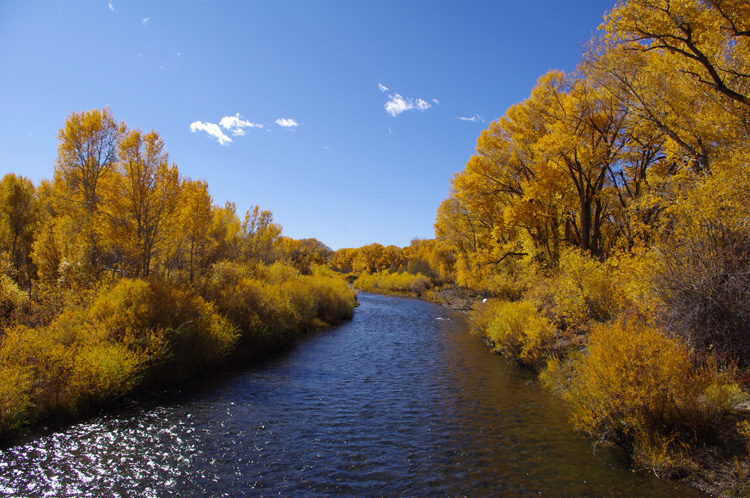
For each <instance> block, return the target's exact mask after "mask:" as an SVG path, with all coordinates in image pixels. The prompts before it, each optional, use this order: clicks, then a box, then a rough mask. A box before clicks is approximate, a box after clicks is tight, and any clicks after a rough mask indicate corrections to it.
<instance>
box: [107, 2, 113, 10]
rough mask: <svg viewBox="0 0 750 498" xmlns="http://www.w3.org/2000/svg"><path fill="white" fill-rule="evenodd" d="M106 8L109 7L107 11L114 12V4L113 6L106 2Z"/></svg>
mask: <svg viewBox="0 0 750 498" xmlns="http://www.w3.org/2000/svg"><path fill="white" fill-rule="evenodd" d="M107 6H108V7H109V10H111V11H112V12H114V11H115V4H113V3H112V2H107Z"/></svg>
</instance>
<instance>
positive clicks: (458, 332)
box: [0, 294, 705, 498]
mask: <svg viewBox="0 0 750 498" xmlns="http://www.w3.org/2000/svg"><path fill="white" fill-rule="evenodd" d="M359 299H360V302H361V306H360V307H359V308H358V309H357V311H356V312H355V316H354V319H353V320H352V321H350V322H347V323H344V324H343V325H340V326H338V327H334V328H330V329H328V330H325V331H322V332H318V333H315V334H311V335H310V336H308V337H306V338H304V339H303V340H301V341H300V343H299V344H298V345H297V346H296V347H295V348H294V349H292V350H291V351H287V352H285V353H283V354H279V355H276V356H274V357H272V358H269V359H267V360H265V361H263V362H262V363H260V364H257V365H255V366H254V367H251V368H247V369H243V370H234V371H230V372H224V373H222V374H219V375H217V376H213V377H211V378H210V379H208V380H204V381H201V382H197V383H193V384H190V385H189V387H187V386H186V387H183V389H182V391H179V392H170V393H165V394H163V395H161V396H158V397H157V399H154V400H150V401H148V402H143V403H140V404H134V405H133V406H130V407H128V408H127V409H122V410H117V411H110V412H107V413H106V414H104V415H101V416H96V417H92V418H89V419H87V420H85V421H83V422H81V423H78V424H76V425H73V426H70V427H69V428H66V429H63V430H58V431H47V433H40V434H37V435H35V436H34V437H30V438H27V440H25V441H23V442H19V443H18V444H17V445H15V446H11V447H8V448H5V449H4V450H2V451H0V494H8V495H12V496H134V497H135V496H138V497H141V496H154V497H156V496H180V497H184V496H232V497H234V496H259V497H261V496H284V497H288V496H368V497H369V496H373V497H374V496H409V497H413V496H436V497H443V496H446V497H463V496H467V497H481V496H570V497H578V496H592V497H593V496H601V497H638V496H642V497H680V498H691V497H699V496H705V495H703V494H702V493H699V492H697V491H695V490H693V489H690V488H687V487H685V486H683V485H680V484H677V483H673V482H666V481H660V480H658V479H656V478H654V477H652V476H650V475H647V474H643V473H633V472H631V471H630V469H629V467H628V460H627V458H626V456H625V455H624V454H623V452H622V451H620V450H618V449H617V448H608V447H603V446H601V445H600V446H599V447H598V448H594V446H593V445H592V442H591V441H588V440H585V439H581V438H580V437H579V436H578V435H577V434H576V433H575V432H574V431H573V430H572V428H571V426H570V425H569V423H568V422H567V413H566V411H565V408H564V407H563V406H561V405H560V404H559V402H558V401H557V400H555V399H554V398H553V397H551V396H550V395H549V393H548V392H545V390H544V389H543V388H541V387H540V386H538V385H537V382H536V377H535V375H533V374H532V373H530V372H527V371H525V370H521V369H518V368H516V367H514V366H512V365H510V364H509V363H508V362H507V361H506V360H505V359H503V358H502V357H500V356H497V355H493V354H491V353H490V352H489V351H488V349H487V347H486V346H485V345H484V344H483V343H482V342H481V340H480V339H479V338H478V337H475V336H472V335H470V334H469V333H468V331H467V327H466V322H465V320H464V317H463V316H462V315H458V314H455V313H453V312H451V311H449V310H447V309H445V308H442V307H440V306H437V305H433V304H430V303H425V302H422V301H418V300H414V299H400V298H391V297H383V296H377V295H372V294H361V295H360V298H359Z"/></svg>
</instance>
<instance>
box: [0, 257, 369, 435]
mask: <svg viewBox="0 0 750 498" xmlns="http://www.w3.org/2000/svg"><path fill="white" fill-rule="evenodd" d="M196 284H197V285H196ZM196 284H194V285H192V286H185V285H176V284H170V283H168V282H160V281H149V280H141V279H117V280H114V281H112V282H109V283H104V284H102V285H100V286H98V287H97V288H95V289H91V290H89V291H87V294H86V295H85V296H84V298H81V296H80V291H78V293H77V296H76V297H77V299H75V300H73V299H72V298H67V299H66V298H65V296H64V295H59V293H58V294H56V295H54V296H53V295H48V294H42V293H40V294H38V297H37V298H36V301H35V302H33V303H32V304H34V306H29V307H28V308H25V312H24V313H19V314H17V315H16V316H15V317H14V318H13V323H12V324H11V325H10V326H8V327H7V328H6V329H5V335H4V337H3V340H2V344H1V345H0V439H8V438H11V437H13V436H15V435H18V434H19V433H21V432H22V431H24V430H26V429H29V428H33V427H35V426H38V425H40V424H51V425H60V424H67V423H69V422H71V421H73V420H76V419H79V418H80V417H82V416H85V415H87V414H89V413H92V412H95V411H98V410H100V409H103V408H106V407H107V406H110V405H111V404H112V403H113V402H116V401H117V400H120V399H122V398H124V397H128V396H132V395H143V394H144V393H146V392H148V391H149V390H152V389H164V388H167V387H170V386H175V385H179V384H182V383H184V382H186V381H188V380H190V379H194V378H196V377H199V376H203V375H206V374H208V373H209V372H213V371H215V370H217V369H220V368H224V367H226V366H228V365H235V364H241V363H246V362H249V361H252V360H255V359H257V358H259V357H261V356H263V355H265V354H267V353H269V352H271V351H274V350H278V349H280V348H284V347H286V346H288V345H289V344H291V343H292V341H294V339H295V338H296V337H298V336H299V335H301V334H304V333H306V332H309V331H311V330H316V329H320V328H322V327H325V326H328V325H332V324H335V323H339V322H341V321H343V320H346V319H350V318H351V317H352V315H353V312H354V308H355V306H356V300H355V294H354V291H353V290H352V289H350V288H349V286H348V285H347V283H346V282H345V281H344V279H343V278H340V277H339V276H338V275H335V274H333V273H332V272H330V271H328V270H327V269H325V268H321V269H319V270H318V271H316V273H314V274H312V275H301V274H300V273H299V272H297V271H296V270H295V269H294V268H292V267H290V266H286V265H284V264H281V263H278V264H274V265H270V266H263V265H254V266H247V265H240V264H235V263H224V264H217V265H215V266H214V267H213V269H212V273H211V275H210V276H209V277H208V278H205V279H202V280H201V281H199V282H197V283H196ZM55 297H56V298H57V299H63V302H64V304H63V305H61V306H60V307H59V310H58V311H57V312H56V313H54V314H53V315H52V316H51V317H49V318H47V319H46V320H42V318H43V317H42V312H41V311H40V309H44V310H46V307H45V303H46V304H49V303H50V302H51V301H52V300H53V298H55ZM47 311H49V310H47Z"/></svg>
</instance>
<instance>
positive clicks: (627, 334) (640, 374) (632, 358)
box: [542, 321, 742, 469]
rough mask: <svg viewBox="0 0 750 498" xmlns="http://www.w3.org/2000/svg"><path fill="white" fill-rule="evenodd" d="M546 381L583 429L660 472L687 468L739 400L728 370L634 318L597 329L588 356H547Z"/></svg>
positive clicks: (544, 374) (544, 376)
mask: <svg viewBox="0 0 750 498" xmlns="http://www.w3.org/2000/svg"><path fill="white" fill-rule="evenodd" d="M542 380H543V381H544V383H545V384H546V385H548V386H550V387H552V388H555V389H556V390H558V391H560V392H561V393H562V396H563V397H564V398H565V399H567V400H568V401H569V402H570V403H571V405H572V407H573V421H574V423H575V425H576V426H577V427H578V428H579V429H581V430H583V431H585V432H588V433H590V434H591V435H594V436H597V437H606V438H608V439H613V440H615V441H616V442H618V443H620V444H622V445H624V446H626V447H630V448H633V450H634V455H635V456H636V458H638V459H640V463H642V464H645V465H648V466H650V467H652V468H662V469H663V468H665V467H671V466H674V465H676V464H677V462H682V464H681V465H683V466H684V464H685V463H684V459H683V458H682V456H681V455H682V454H683V453H684V451H685V449H686V448H687V447H688V446H689V445H690V444H692V443H693V440H694V438H695V437H697V435H699V434H701V433H708V432H709V431H710V428H711V427H710V426H711V425H712V424H713V423H715V422H717V421H718V419H719V418H720V417H722V416H723V415H724V414H726V413H727V411H728V410H730V409H732V408H733V407H734V405H736V403H737V402H738V401H739V400H741V399H742V396H741V395H740V393H739V391H738V389H739V388H738V387H736V386H735V385H734V384H733V382H732V380H733V375H732V373H731V372H720V371H719V370H718V366H717V365H716V364H713V363H709V364H706V365H704V366H703V367H699V368H696V367H695V363H694V362H693V361H691V356H690V351H689V350H688V349H687V348H686V347H685V346H684V345H683V344H682V343H680V342H679V341H677V340H675V339H672V338H669V337H667V336H665V335H664V334H663V333H662V332H661V331H659V330H658V329H655V328H651V327H646V326H644V325H642V324H639V323H637V322H635V321H633V322H624V321H621V322H619V323H611V324H606V325H604V324H598V325H596V326H594V327H593V329H592V331H591V335H590V342H589V347H588V351H587V354H578V355H573V356H571V357H570V358H569V359H568V360H567V361H564V362H563V361H560V360H553V361H550V362H549V364H548V366H547V370H545V372H544V373H543V376H542Z"/></svg>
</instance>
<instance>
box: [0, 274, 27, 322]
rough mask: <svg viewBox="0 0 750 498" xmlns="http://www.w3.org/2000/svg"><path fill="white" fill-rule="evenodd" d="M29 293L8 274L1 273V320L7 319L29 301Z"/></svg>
mask: <svg viewBox="0 0 750 498" xmlns="http://www.w3.org/2000/svg"><path fill="white" fill-rule="evenodd" d="M28 298H29V296H28V294H26V293H25V292H24V291H22V290H21V289H20V288H19V287H18V285H16V283H15V282H14V281H13V280H11V278H10V277H8V276H7V275H0V320H2V321H5V320H7V319H8V317H9V316H10V315H11V313H13V311H15V310H16V308H18V307H20V306H22V305H24V304H25V303H26V301H28Z"/></svg>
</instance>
